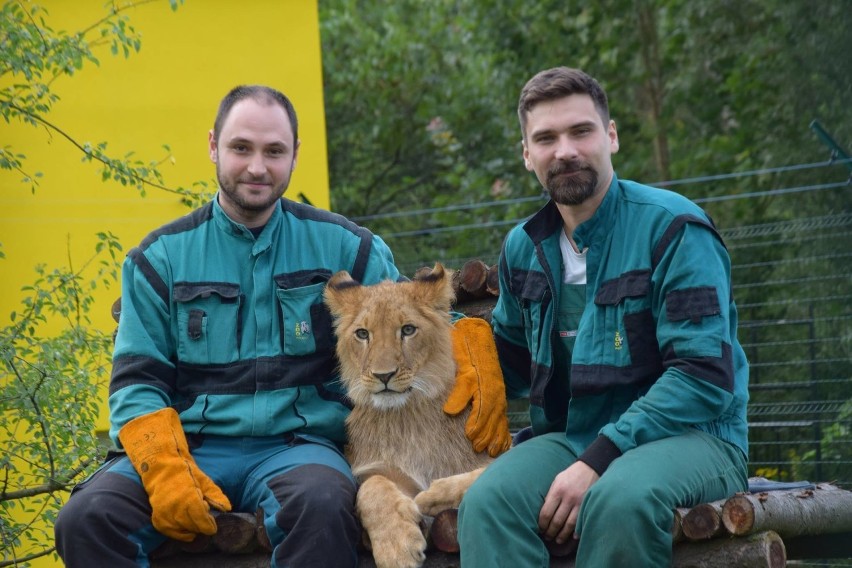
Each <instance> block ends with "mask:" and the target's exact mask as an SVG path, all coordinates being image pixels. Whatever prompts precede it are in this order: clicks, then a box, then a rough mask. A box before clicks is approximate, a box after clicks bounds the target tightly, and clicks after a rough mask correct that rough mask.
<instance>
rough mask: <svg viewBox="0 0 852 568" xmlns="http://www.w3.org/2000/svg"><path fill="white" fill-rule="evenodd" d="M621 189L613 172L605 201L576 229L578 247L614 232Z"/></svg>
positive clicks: (581, 248) (575, 238) (588, 244)
mask: <svg viewBox="0 0 852 568" xmlns="http://www.w3.org/2000/svg"><path fill="white" fill-rule="evenodd" d="M619 190H620V187H619V185H618V176H617V175H615V172H613V174H612V183H610V184H609V189H607V192H606V195H604V198H603V201H601V204H600V205H599V206H598V209H597V211H595V214H594V215H592V216H591V218H590V219H589V220H587V221H585V222H584V223H581V224H580V226H579V227H577V228H576V229H574V242H575V243H576V244H577V248H578V249H580V250H583V249H584V248H587V247H589V246H591V244H592V243H594V242H598V241H600V240H601V239H603V238H606V236H607V235H609V234H610V233H611V232H612V228H613V225H614V224H615V215H616V210H617V209H618V201H619V200H618V195H617V194H618V192H619Z"/></svg>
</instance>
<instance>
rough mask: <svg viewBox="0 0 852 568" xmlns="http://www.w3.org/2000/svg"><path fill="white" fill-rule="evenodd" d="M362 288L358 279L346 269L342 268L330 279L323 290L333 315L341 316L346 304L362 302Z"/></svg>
mask: <svg viewBox="0 0 852 568" xmlns="http://www.w3.org/2000/svg"><path fill="white" fill-rule="evenodd" d="M361 289H362V286H361V284H360V283H359V282H358V281H356V280H355V279H354V278H352V276H351V275H350V274H349V273H348V272H346V271H345V270H341V271H340V272H338V273H336V274H335V275H334V276H332V277H331V278H330V279H329V280H328V284H326V287H325V290H324V291H323V298H324V300H325V303H326V305H327V306H328V309H329V310H331V313H332V315H334V316H335V317H340V315H341V314H342V313H343V311H344V309H345V306H346V305H358V304H359V303H360V301H359V299H360V297H361V295H362V290H361ZM353 302H354V304H353Z"/></svg>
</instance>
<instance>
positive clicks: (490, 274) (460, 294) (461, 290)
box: [414, 258, 500, 304]
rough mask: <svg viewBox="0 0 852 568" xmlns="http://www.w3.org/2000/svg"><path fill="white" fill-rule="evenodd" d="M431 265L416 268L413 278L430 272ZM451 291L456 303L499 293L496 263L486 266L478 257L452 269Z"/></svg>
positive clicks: (491, 296) (464, 302)
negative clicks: (453, 293)
mask: <svg viewBox="0 0 852 568" xmlns="http://www.w3.org/2000/svg"><path fill="white" fill-rule="evenodd" d="M432 268H433V267H431V266H423V267H421V268H418V269H417V270H416V271H415V273H414V279H415V280H416V279H418V278H420V277H422V276H425V275H427V274H429V273H430V272H432ZM446 268H447V269H448V270H451V271H452V282H453V292H455V294H456V304H467V303H468V302H473V301H476V300H483V299H493V298H496V297H497V296H498V295H499V294H500V290H499V287H498V284H497V265H496V264H495V265H493V266H488V265H487V264H485V263H484V262H483V261H481V260H480V259H478V258H474V259H471V260H468V261H467V262H465V263H464V264H463V265H462V267H461V268H460V269H458V270H452V269H450V268H449V267H446Z"/></svg>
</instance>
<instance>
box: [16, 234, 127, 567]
mask: <svg viewBox="0 0 852 568" xmlns="http://www.w3.org/2000/svg"><path fill="white" fill-rule="evenodd" d="M98 238H99V242H98V245H97V247H96V248H97V251H98V252H96V255H95V256H93V257H92V259H90V261H89V262H87V263H86V264H85V265H84V266H83V267H81V268H80V269H79V270H76V271H75V270H74V269H73V268H71V267H66V268H54V269H49V268H47V267H46V266H44V265H39V266H38V267H36V274H37V278H36V280H35V281H34V282H33V283H32V284H31V285H28V286H26V287H25V288H24V292H25V293H26V296H25V298H24V300H23V302H22V305H21V311H20V312H12V313H11V314H10V324H9V325H7V326H5V327H4V328H3V329H2V331H0V364H2V373H3V394H2V396H0V439H3V440H4V443H5V444H6V450H5V452H4V454H3V456H2V457H1V458H0V512H2V515H0V552H2V553H3V557H4V558H15V559H16V561H17V562H21V561H23V560H26V559H28V558H33V557H38V556H42V555H44V554H46V553H49V552H50V551H51V550H52V547H51V546H50V545H49V544H48V543H51V542H52V541H53V539H52V534H51V533H52V521H53V520H54V519H55V516H56V513H57V512H58V510H59V507H60V506H61V504H62V499H61V494H62V493H63V492H67V491H68V490H70V488H71V487H72V486H73V485H74V483H76V482H77V481H79V478H80V477H81V475H83V474H85V473H87V472H91V471H92V470H93V468H94V466H96V465H97V464H98V462H99V458H100V456H102V455H103V451H102V448H100V447H99V442H98V439H97V438H96V436H95V431H94V423H95V420H96V419H97V417H98V413H99V407H98V400H99V389H100V387H102V386H103V384H104V381H105V380H107V379H108V369H109V364H110V361H111V357H110V354H111V351H112V339H111V337H110V336H109V335H108V334H103V333H101V332H99V331H97V330H95V329H94V328H93V327H92V326H91V321H90V319H89V313H90V311H91V308H92V302H93V298H92V293H93V292H94V291H95V290H96V289H97V288H99V287H102V286H109V285H110V284H111V283H112V282H114V281H115V280H116V279H117V278H118V274H117V266H118V265H117V256H116V255H117V253H118V252H119V251H121V245H119V243H118V240H117V239H116V237H115V236H114V235H112V234H110V233H101V234H99V235H98ZM97 259H100V260H98V262H95V260H97ZM60 322H61V325H60V326H59V327H60V331H58V332H56V331H51V330H49V329H45V328H46V327H55V326H57V324H58V323H60ZM15 509H17V510H18V511H23V512H24V513H26V514H25V515H16V518H13V515H12V513H13V512H14V510H15ZM45 521H46V522H45ZM22 537H26V538H27V539H29V542H30V544H31V545H32V543H43V544H41V545H37V547H36V548H35V549H27V550H25V551H23V553H22V552H21V551H20V550H19V547H20V546H21V538H22Z"/></svg>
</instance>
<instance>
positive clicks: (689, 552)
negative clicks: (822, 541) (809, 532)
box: [672, 531, 787, 568]
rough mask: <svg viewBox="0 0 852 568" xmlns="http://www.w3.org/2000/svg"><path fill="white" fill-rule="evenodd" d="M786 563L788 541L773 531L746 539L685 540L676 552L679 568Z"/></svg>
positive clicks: (761, 567) (758, 567)
mask: <svg viewBox="0 0 852 568" xmlns="http://www.w3.org/2000/svg"><path fill="white" fill-rule="evenodd" d="M786 565H787V552H786V549H785V548H784V541H783V540H781V537H780V536H778V533H776V532H773V531H763V532H759V533H755V534H752V535H749V536H746V537H742V538H724V537H723V538H714V539H712V540H706V541H702V542H682V543H680V544H678V545H677V546H675V547H674V549H673V555H672V566H674V567H676V568H730V567H731V566H737V567H738V568H784V566H786Z"/></svg>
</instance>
